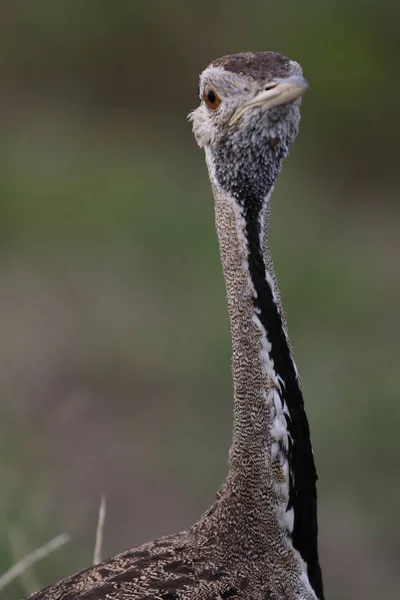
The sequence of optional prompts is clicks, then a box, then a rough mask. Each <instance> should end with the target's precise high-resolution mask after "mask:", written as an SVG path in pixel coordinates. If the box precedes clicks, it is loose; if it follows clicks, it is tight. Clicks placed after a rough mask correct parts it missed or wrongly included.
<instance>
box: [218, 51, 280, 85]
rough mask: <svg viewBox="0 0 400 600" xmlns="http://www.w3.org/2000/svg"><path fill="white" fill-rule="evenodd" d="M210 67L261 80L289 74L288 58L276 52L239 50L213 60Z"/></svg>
mask: <svg viewBox="0 0 400 600" xmlns="http://www.w3.org/2000/svg"><path fill="white" fill-rule="evenodd" d="M210 66H211V67H222V68H223V69H225V70H226V71H231V72H232V73H238V74H242V75H249V76H250V77H253V79H259V80H262V81H265V80H269V79H274V78H275V77H287V76H288V75H290V70H291V69H290V60H289V59H288V58H286V56H282V54H278V53H277V52H241V53H239V54H231V55H229V56H222V57H221V58H217V59H216V60H214V61H213V62H212V63H211V65H210Z"/></svg>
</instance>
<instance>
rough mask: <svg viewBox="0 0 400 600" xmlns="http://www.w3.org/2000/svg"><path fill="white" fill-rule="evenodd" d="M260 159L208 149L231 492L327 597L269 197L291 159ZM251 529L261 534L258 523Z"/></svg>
mask: <svg viewBox="0 0 400 600" xmlns="http://www.w3.org/2000/svg"><path fill="white" fill-rule="evenodd" d="M227 151H228V154H229V149H227V148H224V149H223V152H225V153H226V152H227ZM257 155H258V161H257V162H256V163H254V162H253V163H250V165H251V166H250V168H247V167H246V166H245V163H244V162H243V163H242V164H241V165H240V164H239V165H238V164H237V162H236V163H235V165H233V164H232V163H231V165H232V167H231V168H230V169H229V168H228V169H226V170H223V169H222V167H221V165H229V164H230V163H229V160H228V161H227V160H226V158H227V156H226V155H225V157H224V160H221V158H222V157H221V156H218V155H216V153H215V152H214V151H212V150H210V149H207V150H206V160H207V164H208V169H209V173H210V179H211V183H212V187H213V191H214V198H215V215H216V228H217V233H218V240H219V246H220V254H221V261H222V267H223V272H224V278H225V283H226V290H227V298H228V310H229V317H230V327H231V336H232V369H233V380H234V427H233V441H232V447H231V450H230V457H229V475H228V479H227V486H228V487H229V486H230V485H232V486H234V487H235V491H234V494H233V496H235V497H238V498H240V503H241V504H242V505H243V506H247V508H246V512H247V513H248V515H249V517H248V518H251V519H253V520H254V519H255V518H256V519H259V521H260V522H261V523H265V524H266V534H265V535H266V537H268V531H271V530H272V529H273V528H274V526H275V527H276V528H277V529H279V530H280V532H281V533H282V535H283V536H284V538H285V539H288V540H290V542H291V543H292V545H293V547H294V549H295V550H296V551H297V552H299V554H300V556H301V559H302V560H303V561H304V562H305V564H306V569H307V575H308V579H309V581H310V585H311V587H312V588H313V590H314V592H315V593H316V595H317V597H318V598H322V597H323V591H322V579H321V570H320V566H319V561H318V549H317V516H316V479H317V475H316V469H315V465H314V457H313V451H312V447H311V442H310V431H309V426H308V421H307V417H306V414H305V410H304V402H303V396H302V392H301V388H300V382H299V378H298V374H297V369H296V366H295V363H294V360H293V357H292V354H291V351H290V346H289V341H288V336H287V332H286V324H285V321H284V317H283V311H282V309H281V307H280V301H279V293H278V291H277V288H276V279H275V275H274V272H273V267H272V261H271V259H270V256H269V253H268V250H267V248H268V243H267V239H266V237H267V230H268V218H269V201H270V195H271V192H272V189H273V185H274V183H275V181H276V178H277V176H278V174H279V172H280V169H281V162H282V159H283V158H284V155H283V153H281V154H280V155H279V151H278V152H275V151H272V156H271V153H269V152H268V153H267V154H266V155H263V154H262V153H261V159H260V152H259V151H258V152H257ZM247 158H248V156H247ZM231 159H232V160H234V157H233V156H232V157H231ZM246 164H247V165H248V164H249V163H246ZM255 514H256V515H257V517H254V515H255ZM249 528H250V529H252V530H257V523H254V522H252V523H249ZM271 528H272V529H271ZM274 535H276V533H275V534H274Z"/></svg>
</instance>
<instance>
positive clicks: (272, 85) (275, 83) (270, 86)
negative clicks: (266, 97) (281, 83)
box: [264, 81, 278, 91]
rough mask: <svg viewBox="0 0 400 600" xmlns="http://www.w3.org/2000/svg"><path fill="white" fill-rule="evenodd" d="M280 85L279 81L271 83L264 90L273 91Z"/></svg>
mask: <svg viewBox="0 0 400 600" xmlns="http://www.w3.org/2000/svg"><path fill="white" fill-rule="evenodd" d="M277 85H278V82H277V81H270V82H269V83H267V85H266V86H265V87H264V89H265V90H266V91H268V90H272V89H273V88H274V87H276V86H277Z"/></svg>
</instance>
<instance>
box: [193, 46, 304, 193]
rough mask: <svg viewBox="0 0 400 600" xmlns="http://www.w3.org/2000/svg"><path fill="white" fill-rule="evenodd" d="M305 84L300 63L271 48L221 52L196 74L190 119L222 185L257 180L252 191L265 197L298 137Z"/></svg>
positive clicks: (212, 171) (210, 167) (210, 165)
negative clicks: (196, 88) (196, 91)
mask: <svg viewBox="0 0 400 600" xmlns="http://www.w3.org/2000/svg"><path fill="white" fill-rule="evenodd" d="M307 88H308V83H307V81H306V80H305V79H304V77H303V75H302V69H301V67H300V65H299V64H298V63H297V62H294V61H292V60H290V59H288V58H286V57H284V56H282V55H280V54H277V53H276V52H244V53H241V54H233V55H230V56H224V57H222V58H219V59H217V60H215V61H213V62H212V63H211V64H210V65H209V66H208V67H207V68H206V69H205V70H204V71H203V72H202V73H201V75H200V85H199V96H200V100H201V103H200V106H199V107H198V108H197V109H195V110H194V111H193V112H192V113H191V114H190V115H189V118H190V120H191V121H192V123H193V132H194V135H195V137H196V140H197V143H198V145H199V146H200V147H203V148H205V150H206V156H207V162H208V165H209V170H210V174H211V175H212V173H214V174H215V170H217V171H218V173H217V175H218V177H217V179H218V182H219V184H220V185H222V187H225V188H230V191H231V192H232V190H234V189H236V190H238V187H239V186H242V187H243V185H246V186H247V188H248V187H249V185H251V186H253V187H254V185H253V184H254V183H255V180H256V179H257V182H258V183H257V186H256V187H257V188H258V189H255V190H253V191H254V192H257V195H258V196H259V195H260V194H261V195H262V196H265V193H266V192H267V191H268V190H267V187H271V185H273V181H272V180H274V179H275V178H276V175H277V173H278V172H279V170H280V163H281V161H282V159H283V158H285V156H286V155H287V154H288V151H289V147H290V145H291V143H292V142H293V141H294V139H295V137H296V135H297V131H298V124H299V119H300V110H299V107H300V101H301V96H302V95H303V94H304V92H305V91H306V89H307ZM267 167H268V168H267ZM272 167H274V168H272ZM271 169H272V171H273V172H272V171H271ZM239 174H240V181H239V179H238V176H239ZM214 179H215V177H214ZM252 181H253V183H251V182H252Z"/></svg>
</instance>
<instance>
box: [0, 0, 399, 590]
mask: <svg viewBox="0 0 400 600" xmlns="http://www.w3.org/2000/svg"><path fill="white" fill-rule="evenodd" d="M399 6H400V5H399V4H397V5H396V3H394V2H390V1H389V0H387V1H385V0H379V1H378V0H363V1H361V0H335V1H333V0H331V1H324V2H317V1H316V0H315V1H314V0H313V1H312V0H304V1H303V2H297V1H295V0H292V1H289V0H287V1H281V2H272V1H271V2H270V1H267V0H262V1H249V0H243V1H236V2H232V1H230V0H218V1H217V0H214V1H211V0H202V1H201V2H197V1H196V2H194V1H193V2H188V1H170V2H166V1H161V0H158V1H156V0H146V2H144V1H143V2H140V1H138V0H136V1H135V0H130V1H128V0H118V2H110V1H109V0H85V1H84V2H83V1H81V2H71V1H68V0H57V2H54V0H51V1H50V0H49V1H44V0H43V1H42V0H35V1H34V0H31V1H29V2H8V3H6V2H4V3H2V4H1V9H0V40H1V42H0V47H1V52H0V127H1V136H0V251H1V254H0V280H1V284H0V290H1V292H0V448H1V452H0V573H1V572H4V571H6V570H7V569H8V568H9V567H10V566H11V565H12V564H13V563H15V562H16V561H17V560H18V559H19V558H21V556H23V555H24V554H26V553H27V552H29V551H31V550H33V549H34V548H36V547H37V546H39V545H41V544H42V543H44V542H45V541H47V540H48V539H50V538H51V537H53V536H55V535H56V534H58V533H60V532H61V531H67V532H69V533H70V534H71V536H72V541H71V542H70V543H69V544H68V545H66V546H65V547H64V548H63V549H61V550H59V551H57V552H56V553H54V554H53V555H52V556H50V557H48V558H47V559H45V560H43V561H42V562H40V563H38V565H37V566H36V567H35V568H34V569H33V570H30V571H29V572H28V573H27V574H25V576H24V577H23V578H22V579H21V580H18V581H17V582H15V583H14V584H13V585H10V586H9V587H7V588H6V589H4V590H2V591H1V592H0V598H5V599H7V600H18V599H19V598H21V597H22V596H23V595H25V594H26V593H27V592H29V591H33V590H34V589H35V588H36V587H39V586H43V585H45V584H50V583H52V582H54V581H56V580H57V579H59V578H61V577H64V576H66V575H68V574H69V573H71V572H72V571H74V570H78V569H82V568H85V567H86V566H89V565H90V564H91V561H92V555H93V546H94V537H95V530H96V522H97V514H98V508H99V504H100V498H101V496H102V494H103V493H105V494H106V497H107V504H108V510H107V517H106V524H105V531H104V534H105V541H104V548H103V555H104V556H110V555H113V554H115V553H117V552H119V551H122V550H123V549H125V548H128V547H130V546H133V545H137V544H140V543H141V542H144V541H146V540H148V539H151V538H153V537H156V536H158V535H161V534H164V533H168V532H172V531H174V530H178V529H180V528H184V527H186V526H188V525H190V524H191V523H192V522H193V521H194V520H195V519H196V518H197V517H198V516H199V515H200V514H201V513H202V511H203V510H204V509H205V508H206V507H207V506H208V505H209V504H210V503H211V502H212V501H213V498H214V493H215V490H216V489H217V487H218V486H219V484H220V483H221V481H222V480H223V478H224V476H225V473H226V465H227V450H228V447H229V443H230V436H231V410H232V389H231V377H230V339H229V330H228V319H227V310H226V305H225V298H224V283H223V280H222V275H221V269H220V264H219V257H218V248H217V242H216V236H215V232H214V216H213V202H212V196H211V191H210V187H209V184H208V180H207V175H206V168H205V165H204V159H203V154H202V152H201V151H200V150H198V149H197V147H196V145H195V142H194V139H193V137H192V134H191V131H190V126H189V124H188V123H187V122H186V115H187V113H188V112H189V110H190V109H192V108H194V107H195V106H196V105H197V103H198V99H197V78H198V74H199V72H200V71H201V70H202V69H203V68H204V67H205V66H206V65H207V64H208V63H209V62H210V61H211V60H212V59H214V58H216V57H218V56H221V55H223V54H229V53H233V52H238V51H243V50H254V49H256V50H266V49H273V50H276V51H279V52H281V53H283V54H286V55H288V56H290V57H292V58H295V59H296V60H298V61H299V62H301V63H302V64H303V67H304V72H305V75H306V76H307V78H308V79H309V81H310V83H311V88H310V91H309V93H308V94H307V96H306V98H305V100H304V103H303V120H302V124H301V132H300V135H299V138H298V140H297V142H296V144H295V146H294V148H293V150H292V152H291V156H290V159H289V160H288V161H287V163H286V164H285V168H284V172H283V175H282V177H281V180H280V181H279V184H278V186H277V188H276V190H275V193H274V198H273V205H274V210H273V223H272V228H271V236H272V247H273V254H274V258H275V263H276V268H277V272H278V276H279V280H280V285H281V289H282V295H283V300H284V304H285V308H286V312H287V315H288V320H289V329H290V332H291V338H292V342H293V345H294V348H295V354H296V361H297V365H298V367H299V370H300V373H301V376H302V381H303V388H304V394H305V398H306V403H307V407H308V414H309V419H310V423H311V427H312V437H313V445H314V450H315V453H316V459H317V465H318V470H319V474H320V482H319V515H320V532H321V534H320V552H321V562H322V565H323V570H324V577H325V586H326V595H327V597H328V598H331V599H335V598H336V599H341V600H342V599H345V598H363V600H368V599H372V598H377V597H379V598H385V600H392V599H393V600H394V599H397V598H398V597H399V596H398V594H399V584H400V576H399V555H400V513H399V506H400V466H399V464H400V444H399V426H400V369H399V365H400V343H399V336H400V320H399V314H398V306H399V302H400V269H399V251H400V237H399V225H400V204H399V190H400V178H399V172H398V156H399V152H398V139H399V134H400V127H399V123H400V119H399V116H398V98H399V94H400V83H399V82H400V79H399V76H398V60H399V55H400V53H399V46H400V44H399V36H398V22H399V18H400V8H399Z"/></svg>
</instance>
